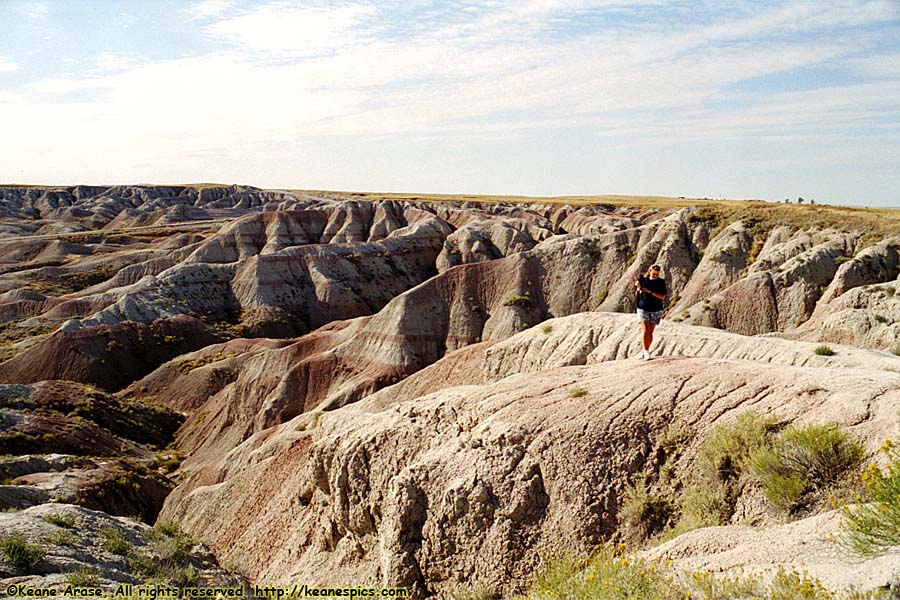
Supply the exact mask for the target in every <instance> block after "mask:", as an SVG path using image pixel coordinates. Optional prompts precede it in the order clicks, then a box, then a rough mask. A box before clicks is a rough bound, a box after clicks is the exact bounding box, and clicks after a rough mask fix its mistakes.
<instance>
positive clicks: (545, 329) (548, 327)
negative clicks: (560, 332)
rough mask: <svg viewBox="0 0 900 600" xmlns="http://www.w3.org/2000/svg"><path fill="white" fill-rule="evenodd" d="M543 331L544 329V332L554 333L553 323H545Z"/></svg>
mask: <svg viewBox="0 0 900 600" xmlns="http://www.w3.org/2000/svg"><path fill="white" fill-rule="evenodd" d="M541 331H543V332H544V333H552V332H553V325H549V324H548V325H544V326H543V327H541Z"/></svg>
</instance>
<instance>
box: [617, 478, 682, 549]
mask: <svg viewBox="0 0 900 600" xmlns="http://www.w3.org/2000/svg"><path fill="white" fill-rule="evenodd" d="M675 511H676V507H675V505H674V504H673V502H672V500H671V499H670V497H669V496H668V495H664V494H654V493H651V492H649V491H648V490H647V486H646V485H644V484H642V483H638V484H635V485H633V486H630V487H629V488H627V489H626V490H625V494H624V496H623V500H622V506H621V507H620V508H619V517H620V519H622V520H623V521H624V523H625V524H626V525H627V526H628V527H629V528H630V529H632V530H635V531H637V532H638V533H639V534H640V536H641V537H642V538H648V537H650V536H652V535H655V534H657V533H659V532H661V531H663V530H664V529H665V528H666V527H668V526H669V521H670V519H671V518H672V517H673V515H674V514H675Z"/></svg>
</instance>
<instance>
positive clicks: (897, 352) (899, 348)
mask: <svg viewBox="0 0 900 600" xmlns="http://www.w3.org/2000/svg"><path fill="white" fill-rule="evenodd" d="M891 354H893V355H894V356H900V346H897V347H896V348H893V349H892V350H891Z"/></svg>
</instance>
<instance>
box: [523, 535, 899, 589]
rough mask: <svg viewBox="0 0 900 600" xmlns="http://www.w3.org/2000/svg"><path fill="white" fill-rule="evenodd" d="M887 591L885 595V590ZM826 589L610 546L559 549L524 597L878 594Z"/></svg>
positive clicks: (789, 574) (808, 581)
mask: <svg viewBox="0 0 900 600" xmlns="http://www.w3.org/2000/svg"><path fill="white" fill-rule="evenodd" d="M885 596H886V594H885ZM879 597H884V596H882V595H881V592H879V591H876V592H872V593H868V594H854V593H850V594H847V593H846V592H839V593H832V592H829V591H828V590H827V589H826V588H825V587H824V586H823V585H822V584H821V583H820V582H819V581H818V580H816V579H812V578H811V577H809V576H808V575H805V574H803V573H799V572H797V571H794V570H791V571H787V570H784V569H779V570H778V572H777V573H775V574H774V576H772V577H771V578H768V577H765V576H762V575H756V574H751V575H742V576H739V577H722V576H716V575H713V574H712V573H708V572H697V573H690V572H688V573H680V572H678V571H676V570H675V569H674V568H673V567H671V566H670V565H669V564H667V563H665V562H663V561H653V560H644V559H638V558H633V557H626V556H622V555H621V554H618V553H616V552H614V551H613V550H612V549H611V548H609V547H608V546H604V547H601V549H600V550H599V551H598V552H597V553H596V554H594V555H593V556H591V557H590V558H575V557H573V556H572V555H570V554H563V555H560V556H557V557H554V558H551V559H549V560H547V561H545V563H544V565H543V567H542V568H541V569H540V570H539V571H538V573H537V574H536V575H535V578H534V581H533V583H532V585H531V587H530V588H529V590H528V591H527V592H526V594H525V596H524V598H526V599H528V600H562V599H565V600H623V599H625V598H627V599H628V600H688V599H693V598H697V599H700V598H703V599H705V600H733V599H735V598H743V599H750V598H766V599H767V600H837V598H844V599H847V598H857V599H859V600H862V599H863V598H879Z"/></svg>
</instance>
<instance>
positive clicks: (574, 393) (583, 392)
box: [569, 387, 588, 398]
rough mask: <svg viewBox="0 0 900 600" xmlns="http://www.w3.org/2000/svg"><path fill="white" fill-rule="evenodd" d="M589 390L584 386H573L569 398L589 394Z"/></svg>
mask: <svg viewBox="0 0 900 600" xmlns="http://www.w3.org/2000/svg"><path fill="white" fill-rule="evenodd" d="M587 393H588V391H587V390H586V389H584V388H583V387H577V388H572V389H571V390H569V398H581V397H582V396H587Z"/></svg>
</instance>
